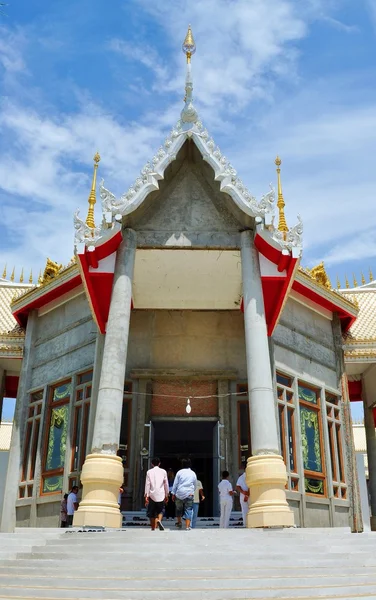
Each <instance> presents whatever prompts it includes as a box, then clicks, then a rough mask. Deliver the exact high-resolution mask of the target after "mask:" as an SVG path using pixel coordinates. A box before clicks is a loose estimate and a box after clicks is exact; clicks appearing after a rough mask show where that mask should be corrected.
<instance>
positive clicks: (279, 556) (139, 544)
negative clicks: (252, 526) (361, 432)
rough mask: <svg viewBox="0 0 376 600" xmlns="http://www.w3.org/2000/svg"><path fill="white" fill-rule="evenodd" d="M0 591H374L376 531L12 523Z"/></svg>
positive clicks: (323, 594) (178, 595)
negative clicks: (36, 526) (24, 525)
mask: <svg viewBox="0 0 376 600" xmlns="http://www.w3.org/2000/svg"><path fill="white" fill-rule="evenodd" d="M0 598H2V599H3V598H6V599H7V600H10V599H12V598H18V599H19V600H26V599H28V600H30V599H32V598H33V599H36V598H38V599H42V598H43V599H45V600H57V599H63V598H64V599H66V598H72V599H74V600H89V599H90V600H91V599H95V598H96V599H102V600H118V599H127V600H136V599H137V600H141V599H142V600H230V599H231V600H234V599H237V600H240V599H243V600H245V599H251V598H258V599H259V600H262V599H266V598H285V599H292V598H294V599H295V600H297V599H303V598H304V599H305V600H308V599H310V600H313V599H318V598H320V599H325V598H336V599H341V600H345V599H346V600H347V599H350V598H351V599H354V598H369V599H370V598H373V599H376V534H375V533H364V534H350V533H349V531H348V530H344V529H286V530H246V529H243V528H241V529H235V528H234V529H228V530H223V529H218V528H215V529H214V528H213V529H211V528H209V527H208V528H202V529H196V530H193V531H188V532H186V531H184V530H183V531H180V530H166V531H153V532H152V531H150V530H149V529H147V528H144V527H141V528H133V529H132V528H129V529H128V528H126V529H121V530H117V531H92V532H82V531H78V530H75V529H70V530H62V529H60V530H58V529H18V530H17V531H16V533H14V534H0Z"/></svg>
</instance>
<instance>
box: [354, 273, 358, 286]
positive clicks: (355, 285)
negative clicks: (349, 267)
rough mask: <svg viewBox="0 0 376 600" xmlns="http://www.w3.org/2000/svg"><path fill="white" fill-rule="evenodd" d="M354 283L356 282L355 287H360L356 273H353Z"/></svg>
mask: <svg viewBox="0 0 376 600" xmlns="http://www.w3.org/2000/svg"><path fill="white" fill-rule="evenodd" d="M353 281H354V287H358V282H357V280H356V277H355V275H354V273H353Z"/></svg>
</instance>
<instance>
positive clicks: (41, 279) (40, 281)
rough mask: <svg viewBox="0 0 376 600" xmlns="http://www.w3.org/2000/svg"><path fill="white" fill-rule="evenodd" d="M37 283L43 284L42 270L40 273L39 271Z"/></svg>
mask: <svg viewBox="0 0 376 600" xmlns="http://www.w3.org/2000/svg"><path fill="white" fill-rule="evenodd" d="M38 283H43V277H42V269H40V271H39V276H38Z"/></svg>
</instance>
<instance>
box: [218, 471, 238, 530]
mask: <svg viewBox="0 0 376 600" xmlns="http://www.w3.org/2000/svg"><path fill="white" fill-rule="evenodd" d="M229 476H230V473H229V472H228V471H222V481H220V482H219V484H218V491H219V505H220V509H221V517H220V519H219V526H220V527H222V528H224V529H227V528H228V526H229V523H230V515H231V511H232V497H233V495H234V491H233V489H232V485H231V483H230V482H229V480H228V478H229Z"/></svg>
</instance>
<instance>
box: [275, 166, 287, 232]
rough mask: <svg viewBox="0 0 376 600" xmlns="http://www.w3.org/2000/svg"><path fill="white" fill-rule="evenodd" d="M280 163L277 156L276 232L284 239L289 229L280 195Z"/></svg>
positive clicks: (283, 202) (281, 194) (281, 195)
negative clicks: (280, 232)
mask: <svg viewBox="0 0 376 600" xmlns="http://www.w3.org/2000/svg"><path fill="white" fill-rule="evenodd" d="M281 163H282V161H281V159H280V158H279V156H277V158H276V159H275V164H276V166H277V178H278V201H277V207H278V210H279V220H278V230H279V231H282V232H283V234H284V237H285V235H286V233H287V232H288V230H289V228H288V227H287V223H286V217H285V201H284V199H283V193H282V184H281Z"/></svg>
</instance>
